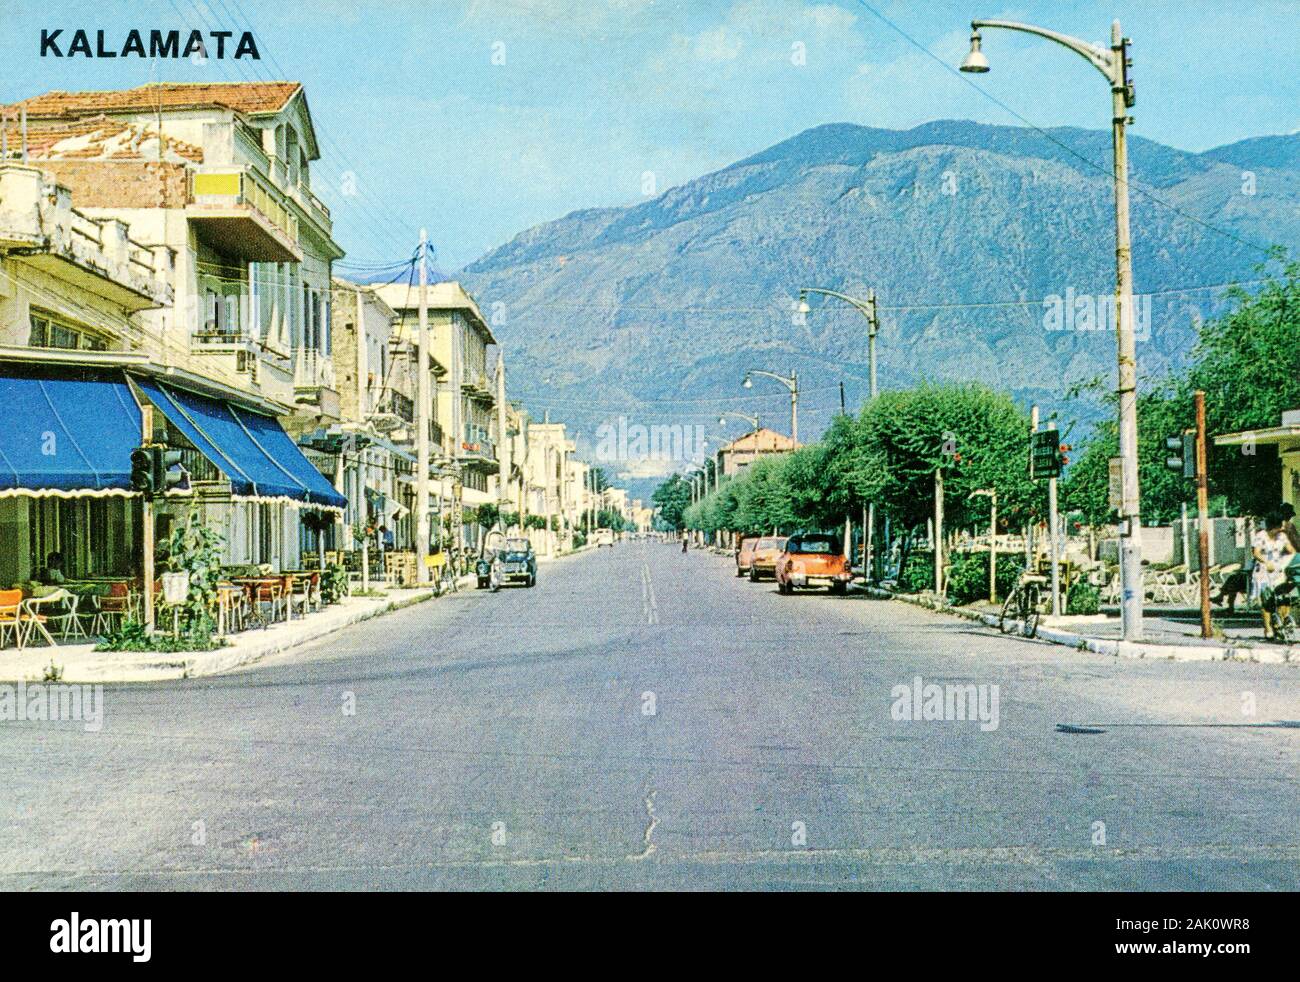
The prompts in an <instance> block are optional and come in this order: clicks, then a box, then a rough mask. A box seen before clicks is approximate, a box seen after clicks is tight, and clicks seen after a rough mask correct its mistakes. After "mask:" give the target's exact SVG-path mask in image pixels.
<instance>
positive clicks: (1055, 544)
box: [1047, 420, 1061, 617]
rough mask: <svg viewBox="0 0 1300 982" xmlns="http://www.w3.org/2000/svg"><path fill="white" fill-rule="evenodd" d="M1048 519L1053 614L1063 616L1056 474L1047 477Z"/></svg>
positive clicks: (1052, 424) (1052, 427) (1053, 425)
mask: <svg viewBox="0 0 1300 982" xmlns="http://www.w3.org/2000/svg"><path fill="white" fill-rule="evenodd" d="M1047 428H1048V429H1049V430H1053V431H1054V430H1055V429H1056V421H1055V420H1048V422H1047ZM1047 521H1048V524H1049V525H1050V527H1051V538H1050V539H1049V540H1048V541H1049V542H1050V544H1051V548H1052V616H1053V617H1060V616H1061V535H1060V531H1059V530H1058V528H1057V526H1058V519H1057V508H1056V475H1055V474H1053V475H1052V476H1051V477H1049V478H1048V479H1047Z"/></svg>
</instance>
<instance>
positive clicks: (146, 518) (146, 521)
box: [140, 405, 154, 634]
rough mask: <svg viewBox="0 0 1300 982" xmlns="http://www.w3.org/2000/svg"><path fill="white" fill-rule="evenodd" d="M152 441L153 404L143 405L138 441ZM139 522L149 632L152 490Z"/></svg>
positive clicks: (151, 619)
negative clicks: (140, 526)
mask: <svg viewBox="0 0 1300 982" xmlns="http://www.w3.org/2000/svg"><path fill="white" fill-rule="evenodd" d="M152 442H153V406H150V405H144V406H141V407H140V443H141V445H142V446H147V445H148V444H150V443H152ZM140 524H141V525H142V526H143V528H142V529H141V533H142V535H141V538H142V539H143V545H142V548H143V550H144V555H143V556H142V557H141V566H142V568H143V573H144V589H143V591H142V595H143V597H144V628H145V630H146V631H148V632H149V633H151V634H152V633H153V629H154V610H153V599H154V598H153V577H154V572H153V552H154V541H153V534H154V529H153V492H151V491H146V492H145V494H144V497H143V500H142V501H141V502H140Z"/></svg>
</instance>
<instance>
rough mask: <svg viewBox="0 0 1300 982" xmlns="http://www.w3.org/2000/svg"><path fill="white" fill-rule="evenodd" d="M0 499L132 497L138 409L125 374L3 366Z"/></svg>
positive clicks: (0, 370)
mask: <svg viewBox="0 0 1300 982" xmlns="http://www.w3.org/2000/svg"><path fill="white" fill-rule="evenodd" d="M0 407H3V409H4V414H5V426H4V430H3V435H0V496H6V497H7V496H12V495H32V496H40V495H57V496H61V497H77V496H83V495H109V494H129V493H131V490H130V489H131V451H132V450H134V449H135V448H136V447H138V446H139V445H140V407H139V406H137V405H136V402H135V399H134V397H133V396H132V395H131V390H130V389H129V388H128V387H127V384H126V379H125V378H124V376H123V375H122V373H121V372H114V371H103V370H93V369H78V368H60V367H56V366H53V365H41V366H17V365H6V366H3V367H0Z"/></svg>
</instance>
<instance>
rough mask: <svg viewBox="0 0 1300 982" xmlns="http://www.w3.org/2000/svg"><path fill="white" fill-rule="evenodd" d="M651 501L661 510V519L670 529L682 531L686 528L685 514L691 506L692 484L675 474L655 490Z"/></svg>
mask: <svg viewBox="0 0 1300 982" xmlns="http://www.w3.org/2000/svg"><path fill="white" fill-rule="evenodd" d="M650 500H651V501H653V502H654V503H655V505H657V506H658V508H659V518H660V520H661V521H662V522H663V523H664V524H666V525H667V526H668V527H669V528H671V529H674V530H676V531H681V530H682V529H684V528H686V522H685V512H686V509H687V508H688V507H689V506H690V504H691V484H690V481H688V480H686V479H685V478H683V477H682V475H680V474H674V475H673V476H672V477H670V478H669V479H668V480H666V481H665V482H664V483H663V484H661V485H659V487H657V488H655V490H654V493H653V494H652V495H651V496H650Z"/></svg>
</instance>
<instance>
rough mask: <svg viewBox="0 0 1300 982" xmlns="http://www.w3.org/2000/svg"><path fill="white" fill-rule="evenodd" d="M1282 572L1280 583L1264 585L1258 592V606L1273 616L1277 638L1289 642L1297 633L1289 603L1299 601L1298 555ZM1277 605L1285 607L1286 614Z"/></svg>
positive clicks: (1285, 642) (1299, 561) (1299, 573)
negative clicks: (1271, 585)
mask: <svg viewBox="0 0 1300 982" xmlns="http://www.w3.org/2000/svg"><path fill="white" fill-rule="evenodd" d="M1282 573H1283V580H1282V582H1281V583H1279V584H1278V585H1277V586H1276V587H1271V588H1270V587H1265V588H1264V589H1263V590H1261V591H1260V592H1259V606H1260V608H1261V609H1262V610H1266V611H1268V612H1269V613H1270V614H1271V615H1272V616H1273V631H1274V636H1275V637H1276V638H1277V640H1279V641H1281V642H1282V643H1283V644H1291V643H1292V642H1294V641H1295V640H1296V634H1297V629H1296V622H1295V615H1294V614H1293V613H1292V612H1291V605H1292V604H1294V603H1297V602H1300V555H1295V556H1292V557H1291V561H1290V562H1289V563H1287V567H1286V569H1285V570H1283V571H1282ZM1279 607H1285V608H1287V611H1286V616H1282V615H1281V614H1279V613H1278V608H1279Z"/></svg>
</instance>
